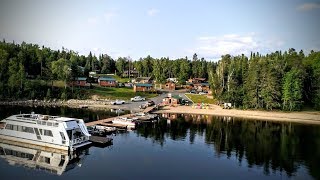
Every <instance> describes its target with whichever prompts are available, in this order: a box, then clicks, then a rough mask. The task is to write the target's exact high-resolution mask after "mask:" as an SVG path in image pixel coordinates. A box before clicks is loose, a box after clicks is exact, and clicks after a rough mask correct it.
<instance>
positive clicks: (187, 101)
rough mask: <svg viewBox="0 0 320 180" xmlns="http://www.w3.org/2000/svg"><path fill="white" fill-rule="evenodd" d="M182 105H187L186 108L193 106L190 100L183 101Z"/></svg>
mask: <svg viewBox="0 0 320 180" xmlns="http://www.w3.org/2000/svg"><path fill="white" fill-rule="evenodd" d="M181 104H182V105H185V106H189V105H191V102H190V101H189V100H186V99H182V100H181Z"/></svg>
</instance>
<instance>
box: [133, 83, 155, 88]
mask: <svg viewBox="0 0 320 180" xmlns="http://www.w3.org/2000/svg"><path fill="white" fill-rule="evenodd" d="M135 86H138V87H152V84H140V83H138V84H135Z"/></svg>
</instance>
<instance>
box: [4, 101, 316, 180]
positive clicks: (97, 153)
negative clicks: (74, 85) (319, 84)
mask: <svg viewBox="0 0 320 180" xmlns="http://www.w3.org/2000/svg"><path fill="white" fill-rule="evenodd" d="M31 111H34V112H36V113H44V114H51V115H63V116H70V117H77V118H84V119H85V120H86V121H91V120H96V119H101V118H106V117H110V116H116V113H112V112H110V111H107V110H106V111H95V112H94V111H90V110H84V109H69V108H32V107H13V106H0V118H1V119H3V118H5V117H7V116H9V115H12V114H17V113H20V112H21V113H30V112H31ZM111 137H112V138H113V145H111V146H108V147H104V148H102V147H93V146H92V147H90V148H88V149H85V150H83V151H81V152H78V153H79V154H80V155H79V156H78V157H77V158H74V159H71V160H70V161H69V162H68V163H67V164H68V165H67V166H66V167H62V168H60V169H58V172H57V171H52V170H49V169H48V168H44V167H38V166H35V167H33V166H32V165H30V160H29V161H28V163H29V164H28V165H26V164H24V163H18V162H17V160H16V161H15V160H14V157H15V155H16V154H15V152H7V153H9V154H10V153H11V154H12V155H6V156H4V155H3V153H2V154H1V158H0V175H1V179H9V178H15V179H17V178H18V179H21V178H23V179H43V178H45V179H69V178H77V179H88V178H93V177H102V178H104V179H320V171H319V170H320V126H316V125H302V124H294V123H278V122H277V123H276V122H266V121H258V120H257V121H256V120H243V119H242V120H241V119H235V118H224V117H212V116H197V115H182V114H179V115H176V114H171V115H168V114H164V115H162V118H161V120H160V121H159V122H157V123H154V124H151V123H149V124H140V125H139V126H138V127H137V129H136V130H133V131H130V132H126V133H118V134H116V135H113V136H111ZM3 146H4V145H3ZM25 151H27V150H25ZM22 155H23V156H26V155H25V154H22ZM20 157H21V154H20ZM10 158H12V159H13V160H12V159H10ZM25 158H27V157H25ZM31 164H32V163H31ZM61 166H62V165H61ZM58 174H60V175H58Z"/></svg>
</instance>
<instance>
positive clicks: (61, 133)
mask: <svg viewBox="0 0 320 180" xmlns="http://www.w3.org/2000/svg"><path fill="white" fill-rule="evenodd" d="M60 135H61V138H62V139H63V140H66V137H64V134H63V132H60Z"/></svg>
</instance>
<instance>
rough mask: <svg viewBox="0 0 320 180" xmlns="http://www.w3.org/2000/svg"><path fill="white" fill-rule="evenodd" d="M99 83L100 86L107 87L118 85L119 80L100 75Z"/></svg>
mask: <svg viewBox="0 0 320 180" xmlns="http://www.w3.org/2000/svg"><path fill="white" fill-rule="evenodd" d="M98 83H99V85H100V86H107V87H116V86H117V81H116V80H115V79H114V78H110V77H100V78H99V79H98Z"/></svg>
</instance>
